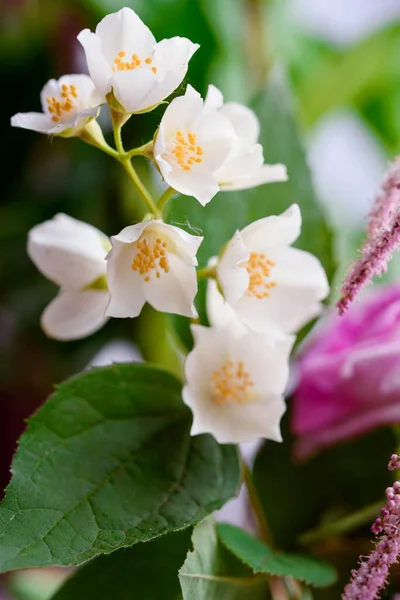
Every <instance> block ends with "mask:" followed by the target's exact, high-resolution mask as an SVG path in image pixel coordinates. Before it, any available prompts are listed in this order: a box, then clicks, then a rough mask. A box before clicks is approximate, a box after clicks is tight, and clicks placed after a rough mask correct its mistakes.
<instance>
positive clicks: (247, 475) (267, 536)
mask: <svg viewBox="0 0 400 600" xmlns="http://www.w3.org/2000/svg"><path fill="white" fill-rule="evenodd" d="M242 473H243V480H244V483H245V486H246V488H247V493H248V494H249V500H250V504H251V507H252V509H253V511H254V514H255V516H256V517H257V521H258V525H259V528H260V536H261V539H262V540H264V542H266V543H267V544H268V545H269V546H272V547H273V546H274V545H275V544H274V539H273V537H272V533H271V530H270V528H269V525H268V521H267V519H266V517H265V513H264V509H263V507H262V505H261V501H260V498H259V496H258V494H257V490H256V488H255V485H254V482H253V477H252V475H251V471H250V469H249V467H248V465H247V463H246V462H245V460H244V459H242Z"/></svg>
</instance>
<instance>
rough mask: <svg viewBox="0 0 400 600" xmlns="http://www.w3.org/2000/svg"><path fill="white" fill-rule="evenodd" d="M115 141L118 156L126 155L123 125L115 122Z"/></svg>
mask: <svg viewBox="0 0 400 600" xmlns="http://www.w3.org/2000/svg"><path fill="white" fill-rule="evenodd" d="M114 141H115V147H116V149H117V151H118V154H119V155H120V156H121V155H124V154H125V150H124V145H123V143H122V125H121V124H120V123H115V122H114Z"/></svg>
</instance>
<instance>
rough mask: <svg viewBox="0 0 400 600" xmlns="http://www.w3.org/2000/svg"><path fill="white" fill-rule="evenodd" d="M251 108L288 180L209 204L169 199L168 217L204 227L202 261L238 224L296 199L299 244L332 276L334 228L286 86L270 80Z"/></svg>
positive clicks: (272, 159)
mask: <svg viewBox="0 0 400 600" xmlns="http://www.w3.org/2000/svg"><path fill="white" fill-rule="evenodd" d="M252 108H253V110H254V111H255V113H256V114H257V116H258V118H259V119H260V123H261V136H260V143H261V144H262V145H263V148H264V157H265V162H266V163H269V164H274V163H278V162H279V163H284V164H285V165H286V166H287V169H288V174H289V181H288V182H286V183H270V184H267V185H263V186H260V187H257V188H253V189H250V190H244V191H241V192H220V193H219V194H218V195H217V196H216V197H215V198H213V200H211V202H210V203H209V204H207V206H205V207H203V206H201V205H200V204H199V203H198V202H197V201H196V200H194V199H192V198H187V197H184V196H182V197H179V198H177V199H174V200H173V201H172V202H171V204H170V206H171V213H170V216H169V220H170V222H171V223H175V224H177V223H179V224H182V225H186V226H187V227H188V229H189V230H191V231H195V232H198V231H201V232H202V234H203V235H204V241H203V243H202V245H201V246H200V250H199V263H200V264H201V265H205V264H206V263H207V260H208V259H209V258H210V257H211V256H213V255H216V254H218V253H219V251H220V250H221V248H222V247H223V246H224V244H225V243H226V242H227V241H228V240H229V239H230V237H231V236H232V235H233V233H234V232H235V230H236V229H242V228H243V227H245V226H246V225H248V224H249V223H250V222H252V221H254V220H256V219H260V218H262V217H266V216H268V215H274V214H280V213H281V212H283V211H284V210H286V209H287V208H288V207H289V206H291V205H292V204H293V203H297V204H299V206H300V209H301V212H302V215H303V227H302V234H301V236H300V238H299V240H298V243H297V244H296V245H297V246H298V247H299V248H301V249H303V250H307V251H309V252H312V253H313V254H315V255H316V256H317V257H318V258H319V259H320V260H321V262H322V264H323V265H324V267H325V269H326V271H327V274H328V277H329V279H331V278H332V275H333V273H334V270H335V264H334V260H333V254H332V253H333V250H332V234H331V232H330V231H329V229H328V227H327V224H326V221H325V218H324V215H323V213H322V210H321V207H320V205H319V204H318V202H317V200H316V197H315V193H314V190H313V186H312V183H311V177H310V172H309V169H308V167H307V163H306V157H305V152H304V149H303V146H302V143H301V141H300V138H299V134H298V131H297V126H296V123H295V120H294V117H293V111H292V107H291V104H290V98H289V97H288V93H287V90H286V88H285V87H284V86H283V85H282V84H281V83H278V82H275V81H273V82H271V84H270V85H269V86H268V88H267V89H266V90H265V92H264V93H263V94H260V96H259V97H258V98H257V99H256V100H255V102H254V104H253V106H252Z"/></svg>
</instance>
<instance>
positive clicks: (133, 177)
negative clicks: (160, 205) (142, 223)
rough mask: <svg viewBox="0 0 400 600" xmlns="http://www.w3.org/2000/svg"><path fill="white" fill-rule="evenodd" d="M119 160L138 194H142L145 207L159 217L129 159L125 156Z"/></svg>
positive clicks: (151, 199)
mask: <svg viewBox="0 0 400 600" xmlns="http://www.w3.org/2000/svg"><path fill="white" fill-rule="evenodd" d="M119 162H120V163H121V165H122V166H123V167H124V169H125V171H126V172H127V174H128V175H129V177H130V179H131V180H132V181H133V183H134V184H135V185H136V187H137V189H138V191H139V193H140V195H141V196H142V198H143V200H144V201H145V202H146V204H147V208H148V209H149V211H150V213H151V214H152V215H154V216H155V217H156V218H157V219H159V218H161V214H160V211H159V210H158V209H157V206H156V205H155V203H154V200H153V198H152V197H151V195H150V193H149V192H148V191H147V189H146V187H145V186H144V184H143V183H142V180H141V179H140V177H139V176H138V174H137V173H136V171H135V169H134V168H133V166H132V163H131V161H130V160H129V159H126V158H120V159H119Z"/></svg>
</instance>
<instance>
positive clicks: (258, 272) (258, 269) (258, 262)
mask: <svg viewBox="0 0 400 600" xmlns="http://www.w3.org/2000/svg"><path fill="white" fill-rule="evenodd" d="M244 266H245V267H246V270H247V272H248V274H249V277H250V281H249V287H248V288H247V290H246V294H247V296H252V297H254V298H257V299H259V300H261V299H262V298H268V297H269V296H270V290H271V289H272V288H274V287H276V285H277V284H276V281H267V279H268V278H269V277H270V276H271V269H272V267H274V266H275V263H274V261H273V260H270V259H269V258H267V257H266V256H265V254H261V253H258V252H251V253H250V258H249V260H248V261H247V263H246V265H244Z"/></svg>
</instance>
